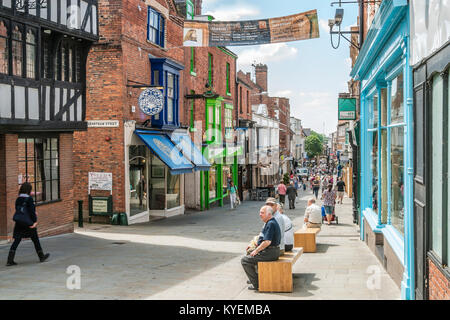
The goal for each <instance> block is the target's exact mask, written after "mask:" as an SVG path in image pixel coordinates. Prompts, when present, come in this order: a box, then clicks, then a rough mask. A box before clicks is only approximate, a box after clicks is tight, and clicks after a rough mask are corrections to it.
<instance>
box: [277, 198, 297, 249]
mask: <svg viewBox="0 0 450 320" xmlns="http://www.w3.org/2000/svg"><path fill="white" fill-rule="evenodd" d="M277 211H278V212H279V213H281V216H282V217H283V220H284V226H285V228H284V251H285V252H289V251H292V248H293V247H294V225H293V224H292V221H291V219H289V217H288V216H287V215H285V214H284V211H283V206H282V205H281V204H278V205H277Z"/></svg>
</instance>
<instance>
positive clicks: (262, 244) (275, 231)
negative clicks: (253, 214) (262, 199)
mask: <svg viewBox="0 0 450 320" xmlns="http://www.w3.org/2000/svg"><path fill="white" fill-rule="evenodd" d="M259 217H260V218H261V220H262V221H263V222H264V223H265V226H264V228H263V230H262V232H261V235H260V237H259V239H258V247H257V248H256V249H255V250H253V251H252V252H251V253H250V254H248V255H246V256H245V257H243V258H242V259H241V264H242V267H243V268H244V271H245V273H246V274H247V277H248V279H249V280H250V283H251V284H252V286H250V287H248V288H249V289H250V290H258V274H257V273H256V267H257V265H258V262H259V261H275V260H278V257H279V256H280V247H279V246H280V239H281V233H280V226H279V225H278V222H277V221H276V220H275V219H274V218H273V209H272V208H271V207H270V206H267V205H266V206H263V207H262V208H261V210H260V211H259Z"/></svg>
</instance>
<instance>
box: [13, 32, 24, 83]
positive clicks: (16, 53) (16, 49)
mask: <svg viewBox="0 0 450 320" xmlns="http://www.w3.org/2000/svg"><path fill="white" fill-rule="evenodd" d="M22 49H23V47H22V30H21V28H20V27H19V26H17V25H16V26H14V29H13V31H12V60H13V61H12V64H13V65H12V72H13V75H15V76H19V77H21V76H22V61H23V50H22Z"/></svg>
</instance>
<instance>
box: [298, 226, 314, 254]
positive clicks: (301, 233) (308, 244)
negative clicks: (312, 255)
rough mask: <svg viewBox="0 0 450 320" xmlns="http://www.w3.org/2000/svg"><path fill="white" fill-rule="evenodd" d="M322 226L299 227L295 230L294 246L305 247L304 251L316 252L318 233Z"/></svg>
mask: <svg viewBox="0 0 450 320" xmlns="http://www.w3.org/2000/svg"><path fill="white" fill-rule="evenodd" d="M319 232H320V228H306V229H303V228H302V229H299V230H297V231H295V232H294V247H298V248H300V247H301V248H303V251H304V252H316V249H317V248H316V235H317V234H318V233H319Z"/></svg>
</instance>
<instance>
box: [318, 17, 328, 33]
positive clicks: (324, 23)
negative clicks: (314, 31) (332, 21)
mask: <svg viewBox="0 0 450 320" xmlns="http://www.w3.org/2000/svg"><path fill="white" fill-rule="evenodd" d="M319 27H320V28H321V29H322V30H323V31H325V32H327V33H328V32H330V27H329V26H328V21H327V20H324V19H319Z"/></svg>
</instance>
